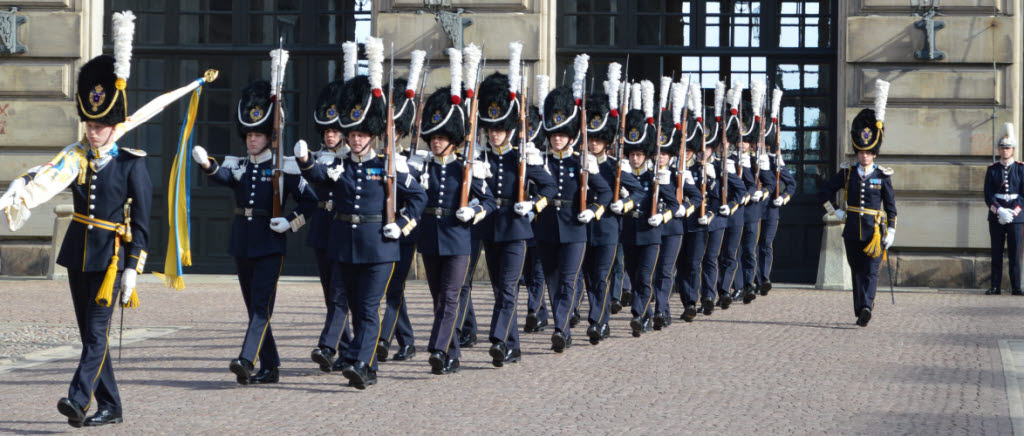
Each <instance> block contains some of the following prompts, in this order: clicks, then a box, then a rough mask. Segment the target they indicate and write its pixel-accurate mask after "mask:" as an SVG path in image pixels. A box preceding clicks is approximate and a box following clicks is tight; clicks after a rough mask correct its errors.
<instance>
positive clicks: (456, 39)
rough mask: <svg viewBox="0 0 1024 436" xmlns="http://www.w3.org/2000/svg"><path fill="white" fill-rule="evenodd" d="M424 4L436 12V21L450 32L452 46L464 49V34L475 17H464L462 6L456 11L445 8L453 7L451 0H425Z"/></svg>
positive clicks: (446, 31) (447, 32)
mask: <svg viewBox="0 0 1024 436" xmlns="http://www.w3.org/2000/svg"><path fill="white" fill-rule="evenodd" d="M423 5H424V6H426V7H428V8H430V9H431V10H432V11H433V12H434V21H436V22H439V23H441V28H442V29H444V33H446V34H448V39H449V40H450V41H451V42H452V46H454V47H455V48H457V49H459V50H462V48H463V47H462V34H463V32H464V31H465V30H466V28H467V27H469V26H471V25H472V24H473V19H472V18H462V12H463V9H462V8H459V9H456V10H455V12H451V11H449V10H444V9H450V8H451V6H452V2H451V0H423Z"/></svg>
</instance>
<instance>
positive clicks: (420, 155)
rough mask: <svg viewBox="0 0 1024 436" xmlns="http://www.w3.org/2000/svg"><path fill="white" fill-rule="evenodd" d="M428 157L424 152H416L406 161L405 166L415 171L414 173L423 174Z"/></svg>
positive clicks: (428, 154)
mask: <svg viewBox="0 0 1024 436" xmlns="http://www.w3.org/2000/svg"><path fill="white" fill-rule="evenodd" d="M429 157H430V153H428V152H427V151H426V150H416V153H414V154H413V155H412V156H411V157H410V158H409V159H408V160H407V161H406V165H408V166H409V168H414V169H416V171H419V172H423V168H424V165H425V164H426V163H427V158H429Z"/></svg>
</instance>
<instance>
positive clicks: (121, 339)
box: [117, 304, 124, 365]
mask: <svg viewBox="0 0 1024 436" xmlns="http://www.w3.org/2000/svg"><path fill="white" fill-rule="evenodd" d="M123 342H124V304H122V305H121V328H120V329H118V333H117V363H118V365H120V364H121V348H122V347H121V344H122V343H123Z"/></svg>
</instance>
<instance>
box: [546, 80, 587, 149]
mask: <svg viewBox="0 0 1024 436" xmlns="http://www.w3.org/2000/svg"><path fill="white" fill-rule="evenodd" d="M544 133H545V135H546V136H551V135H554V134H556V133H561V134H564V135H568V136H569V138H570V139H574V138H576V137H577V136H578V135H579V133H580V116H579V106H576V100H575V99H574V98H573V96H572V88H571V87H569V86H559V87H557V88H555V89H554V90H552V91H551V93H550V94H548V96H547V98H545V99H544Z"/></svg>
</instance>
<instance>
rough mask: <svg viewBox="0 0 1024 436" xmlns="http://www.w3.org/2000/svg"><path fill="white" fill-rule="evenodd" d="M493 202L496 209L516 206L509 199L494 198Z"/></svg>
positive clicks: (514, 202)
mask: <svg viewBox="0 0 1024 436" xmlns="http://www.w3.org/2000/svg"><path fill="white" fill-rule="evenodd" d="M494 202H495V203H497V204H498V207H505V206H511V205H513V204H516V201H515V200H513V199H511V198H495V199H494Z"/></svg>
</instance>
